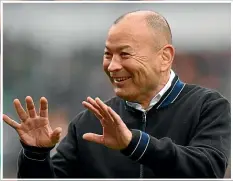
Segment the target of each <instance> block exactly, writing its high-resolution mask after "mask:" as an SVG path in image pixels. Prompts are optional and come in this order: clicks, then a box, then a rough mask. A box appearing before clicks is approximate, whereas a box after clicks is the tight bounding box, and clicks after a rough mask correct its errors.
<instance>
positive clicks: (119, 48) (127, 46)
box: [105, 45, 132, 50]
mask: <svg viewBox="0 0 233 181" xmlns="http://www.w3.org/2000/svg"><path fill="white" fill-rule="evenodd" d="M105 48H106V49H108V50H110V48H109V47H108V46H107V45H105ZM126 48H130V49H132V47H131V46H129V45H123V46H121V47H118V48H116V49H117V50H123V49H126Z"/></svg>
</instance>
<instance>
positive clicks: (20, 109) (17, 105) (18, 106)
mask: <svg viewBox="0 0 233 181" xmlns="http://www.w3.org/2000/svg"><path fill="white" fill-rule="evenodd" d="M14 106H15V109H16V112H17V114H18V116H19V118H20V119H21V120H22V121H26V119H27V118H28V115H27V113H26V112H25V110H24V109H23V107H22V105H21V103H20V101H19V100H18V99H15V100H14Z"/></svg>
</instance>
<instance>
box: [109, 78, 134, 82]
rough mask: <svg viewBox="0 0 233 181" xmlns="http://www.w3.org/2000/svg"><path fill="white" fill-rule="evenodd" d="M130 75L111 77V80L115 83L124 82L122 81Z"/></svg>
mask: <svg viewBox="0 0 233 181" xmlns="http://www.w3.org/2000/svg"><path fill="white" fill-rule="evenodd" d="M130 78H131V77H117V78H113V81H114V82H115V83H119V82H124V81H126V80H128V79H130Z"/></svg>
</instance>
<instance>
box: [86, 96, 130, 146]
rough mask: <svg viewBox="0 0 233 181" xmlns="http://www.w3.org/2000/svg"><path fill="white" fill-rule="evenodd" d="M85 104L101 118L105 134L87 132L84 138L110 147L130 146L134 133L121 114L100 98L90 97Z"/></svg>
mask: <svg viewBox="0 0 233 181" xmlns="http://www.w3.org/2000/svg"><path fill="white" fill-rule="evenodd" d="M83 105H84V106H85V107H86V108H87V109H89V110H90V111H91V112H92V113H94V114H95V116H96V117H97V118H98V119H99V120H100V123H101V125H102V127H103V134H102V135H98V134H95V133H86V134H84V135H83V139H85V140H87V141H92V142H95V143H99V144H102V145H105V146H107V147H109V148H112V149H116V150H121V149H124V148H126V147H127V146H128V144H129V143H130V141H131V139H132V133H131V131H130V130H129V129H128V128H127V126H126V125H125V123H124V122H123V121H122V119H121V118H120V116H119V115H118V114H117V113H116V112H115V111H114V110H113V109H112V108H110V107H109V106H107V105H106V104H104V103H103V102H102V101H101V100H100V99H99V98H96V99H95V100H94V99H92V98H90V97H88V98H87V101H83Z"/></svg>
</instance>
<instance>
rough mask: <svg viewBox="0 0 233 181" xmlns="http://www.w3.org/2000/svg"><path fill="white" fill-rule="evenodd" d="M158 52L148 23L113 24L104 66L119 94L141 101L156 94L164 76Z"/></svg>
mask: <svg viewBox="0 0 233 181" xmlns="http://www.w3.org/2000/svg"><path fill="white" fill-rule="evenodd" d="M158 52H159V51H157V50H156V48H155V40H154V37H153V36H152V33H151V32H150V31H149V28H148V26H147V25H146V24H145V23H143V22H139V23H136V22H135V23H134V22H130V23H129V22H127V21H126V22H119V23H118V24H116V25H113V26H112V27H111V29H110V31H109V34H108V36H107V40H106V48H105V51H104V58H103V67H104V71H105V72H106V74H107V75H108V76H109V78H110V81H111V83H112V85H113V87H114V91H115V93H116V95H117V96H119V97H121V98H123V99H125V100H128V101H132V102H138V101H140V100H141V99H143V98H142V97H147V96H151V94H153V92H154V91H155V89H156V87H157V84H158V81H159V78H160V64H161V56H160V54H159V53H158ZM147 94H149V95H147Z"/></svg>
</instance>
